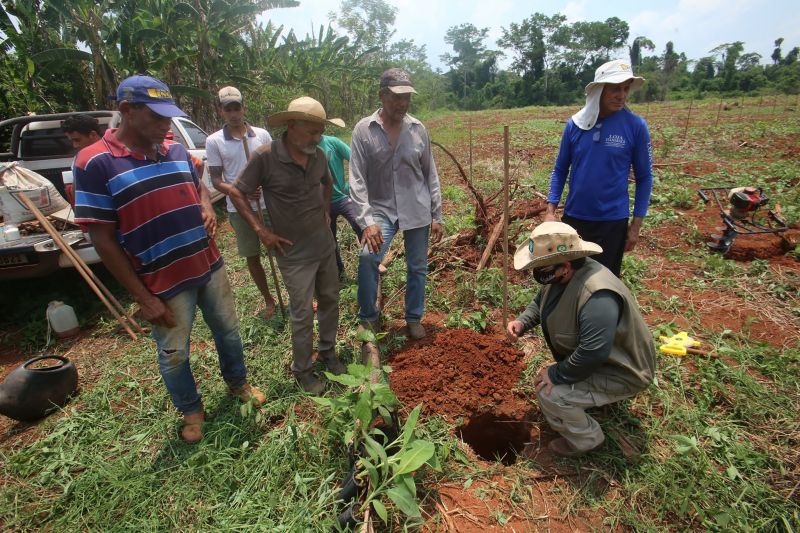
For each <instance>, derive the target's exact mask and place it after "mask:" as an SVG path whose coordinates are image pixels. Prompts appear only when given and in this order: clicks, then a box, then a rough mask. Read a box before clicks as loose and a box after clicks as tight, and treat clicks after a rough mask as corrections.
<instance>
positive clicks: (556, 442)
mask: <svg viewBox="0 0 800 533" xmlns="http://www.w3.org/2000/svg"><path fill="white" fill-rule="evenodd" d="M602 445H603V443H602V442H601V443H600V444H598V445H597V446H595V447H594V448H591V449H589V450H579V449H577V448H575V447H574V446H573V445H572V444H570V442H569V441H568V440H567V439H565V438H564V437H558V438H557V439H553V440H551V441H550V443H549V444H548V445H547V447H548V448H549V449H550V451H551V452H553V453H554V454H556V455H558V456H560V457H567V458H570V459H572V458H575V457H581V456H584V455H586V454H587V453H589V452H593V451H595V450H596V449H598V448H599V447H600V446H602Z"/></svg>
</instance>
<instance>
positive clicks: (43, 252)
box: [0, 111, 224, 281]
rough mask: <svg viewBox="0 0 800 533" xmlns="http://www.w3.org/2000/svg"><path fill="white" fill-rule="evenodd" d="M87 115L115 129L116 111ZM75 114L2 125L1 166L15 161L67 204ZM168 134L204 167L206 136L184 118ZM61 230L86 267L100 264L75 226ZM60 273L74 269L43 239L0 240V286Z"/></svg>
mask: <svg viewBox="0 0 800 533" xmlns="http://www.w3.org/2000/svg"><path fill="white" fill-rule="evenodd" d="M85 113H86V114H88V115H92V116H94V117H96V118H97V119H98V121H99V122H100V124H101V126H102V127H103V129H104V130H105V129H106V128H108V127H111V128H114V127H116V126H117V125H118V124H119V113H117V112H116V111H87V112H85ZM75 114H76V113H59V114H53V115H31V116H25V117H17V118H12V119H9V120H4V121H2V122H0V135H2V136H4V139H8V140H7V141H5V142H0V162H2V161H17V162H18V164H19V165H20V166H23V167H25V168H28V169H31V170H33V171H34V172H36V173H38V174H40V175H42V176H44V177H45V178H47V179H48V180H50V181H51V182H52V183H53V185H55V187H56V189H58V192H59V193H60V194H61V195H62V196H64V197H65V198H66V195H65V189H64V181H63V178H62V173H63V172H65V171H69V170H71V168H72V161H73V157H74V155H75V154H74V150H73V148H72V144H71V143H70V140H69V139H68V138H67V136H66V135H65V134H64V132H63V131H62V130H61V122H62V121H63V120H65V119H66V118H68V117H70V116H72V115H75ZM172 134H173V140H175V141H176V142H179V143H181V144H182V145H183V146H185V147H186V149H187V150H188V151H189V153H191V154H192V155H194V156H195V157H197V158H199V159H201V160H203V161H205V159H206V150H205V147H206V137H207V134H206V132H205V131H203V129H202V128H200V127H199V126H198V125H197V124H195V123H194V122H192V121H191V120H189V119H187V118H181V117H177V118H173V119H172ZM203 181H204V182H205V184H206V187H207V188H208V190H209V193H210V194H211V199H212V201H214V202H216V201H217V200H220V199H221V198H222V197H223V196H224V195H223V194H222V193H220V192H219V191H217V190H216V189H214V187H213V186H212V185H211V177H210V176H209V174H208V168H207V167H206V168H205V170H204V173H203ZM62 226H66V227H64V229H63V230H62V231H61V235H62V237H64V240H66V242H68V243H69V244H70V245H71V246H72V247H73V248H74V249H75V250H76V251H77V252H78V254H79V255H80V256H81V257H82V258H83V259H84V261H86V262H87V263H89V264H92V263H98V262H100V258H99V257H98V256H97V254H96V252H95V251H94V248H93V247H92V245H91V243H90V242H89V241H88V240H87V239H86V237H85V236H84V234H83V233H82V232H81V231H80V229H79V228H77V226H74V225H69V224H58V225H57V227H59V228H61V227H62ZM0 230H2V227H0ZM59 268H72V263H71V262H70V261H69V259H67V257H66V255H65V254H64V253H63V252H61V250H60V249H59V248H58V246H57V245H56V244H55V242H53V239H52V238H51V237H50V235H48V234H47V233H39V232H34V233H32V234H27V235H22V236H21V237H20V238H19V239H16V240H12V241H2V240H0V281H3V280H11V279H22V278H35V277H40V276H46V275H48V274H50V273H52V272H55V271H56V270H58V269H59Z"/></svg>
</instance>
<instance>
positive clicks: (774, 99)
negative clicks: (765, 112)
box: [772, 93, 778, 115]
mask: <svg viewBox="0 0 800 533" xmlns="http://www.w3.org/2000/svg"><path fill="white" fill-rule="evenodd" d="M777 105H778V93H775V94H774V95H773V96H772V114H773V115H774V114H775V106H777Z"/></svg>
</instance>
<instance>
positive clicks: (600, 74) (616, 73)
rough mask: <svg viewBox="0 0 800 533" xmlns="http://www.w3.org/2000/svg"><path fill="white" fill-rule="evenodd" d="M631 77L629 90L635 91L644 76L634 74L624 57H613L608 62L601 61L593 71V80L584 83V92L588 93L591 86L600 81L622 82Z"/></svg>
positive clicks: (642, 82)
mask: <svg viewBox="0 0 800 533" xmlns="http://www.w3.org/2000/svg"><path fill="white" fill-rule="evenodd" d="M630 79H632V80H633V83H632V84H631V91H635V90H636V89H638V88H639V87H641V86H642V85H643V84H644V78H642V77H641V76H634V75H633V69H631V64H630V62H628V61H625V60H624V59H615V60H614V61H609V62H608V63H603V64H602V65H600V66H599V67H597V70H595V71H594V81H593V82H590V83H589V84H588V85H586V90H585V93H586V94H589V91H591V90H592V87H595V86H596V85H599V84H601V83H622V82H624V81H628V80H630Z"/></svg>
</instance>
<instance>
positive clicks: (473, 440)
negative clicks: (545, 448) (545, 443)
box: [456, 413, 530, 466]
mask: <svg viewBox="0 0 800 533" xmlns="http://www.w3.org/2000/svg"><path fill="white" fill-rule="evenodd" d="M456 431H457V434H458V436H459V437H461V440H463V441H464V442H466V443H467V444H469V446H470V448H472V449H473V450H474V451H475V453H476V454H478V456H479V457H480V458H481V459H484V460H486V461H501V462H502V463H503V464H504V465H507V466H508V465H513V464H514V463H515V462H516V461H517V454H518V453H520V452H521V451H522V449H523V448H524V447H525V443H527V442H528V437H529V434H530V430H529V428H528V426H527V424H526V423H525V422H521V421H519V420H508V419H507V418H498V417H497V416H496V415H495V414H494V413H483V414H481V415H477V416H473V417H472V418H470V419H469V420H468V421H467V423H466V424H464V425H463V426H461V427H459V428H458V429H457V430H456Z"/></svg>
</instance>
